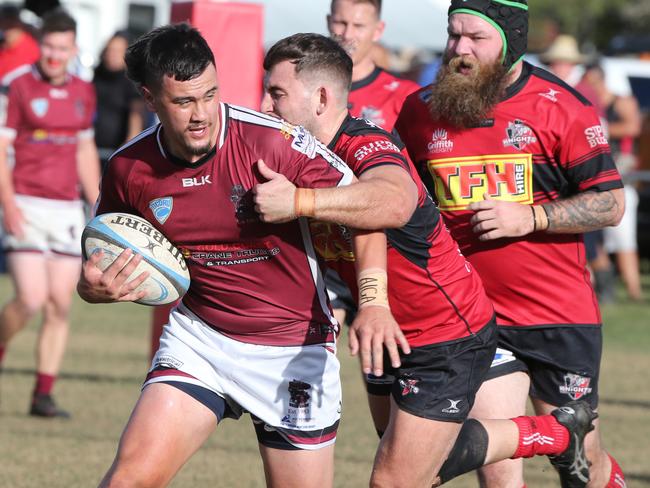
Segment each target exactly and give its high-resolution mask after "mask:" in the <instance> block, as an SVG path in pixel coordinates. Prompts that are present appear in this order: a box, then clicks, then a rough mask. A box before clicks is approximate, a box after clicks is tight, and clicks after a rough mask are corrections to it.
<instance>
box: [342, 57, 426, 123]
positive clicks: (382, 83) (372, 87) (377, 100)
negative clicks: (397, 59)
mask: <svg viewBox="0 0 650 488" xmlns="http://www.w3.org/2000/svg"><path fill="white" fill-rule="evenodd" d="M418 88H419V85H418V84H417V83H414V82H412V81H409V80H403V79H401V78H398V77H397V76H394V75H391V74H390V73H388V72H387V71H384V70H383V69H381V68H375V70H374V71H373V72H372V73H370V74H369V75H368V76H366V77H365V78H364V79H362V80H359V81H355V82H353V83H352V87H351V89H350V94H349V95H348V108H349V109H350V113H351V114H352V116H353V117H359V118H362V119H367V120H369V121H370V122H372V123H374V124H376V125H378V126H379V127H381V128H383V129H386V130H387V131H389V132H390V131H391V130H393V126H394V125H395V120H396V119H397V115H398V114H399V111H400V109H401V108H402V104H403V103H404V99H405V98H406V97H407V96H408V95H409V94H410V93H413V92H414V91H416V90H417V89H418Z"/></svg>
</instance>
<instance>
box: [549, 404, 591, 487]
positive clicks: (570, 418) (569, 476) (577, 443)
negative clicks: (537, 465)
mask: <svg viewBox="0 0 650 488" xmlns="http://www.w3.org/2000/svg"><path fill="white" fill-rule="evenodd" d="M551 415H553V417H555V419H556V420H557V421H558V423H559V424H561V425H563V426H564V427H566V428H567V430H568V431H569V447H567V448H566V450H565V451H564V452H563V453H562V454H559V455H557V456H549V459H550V460H551V464H552V465H553V466H554V467H555V469H556V470H557V471H558V473H559V474H560V483H561V486H562V488H583V487H584V486H586V485H587V483H588V482H589V466H590V465H591V463H590V462H589V461H588V460H587V456H586V453H585V436H586V435H587V433H588V432H591V431H592V430H594V424H593V421H594V420H595V419H596V418H597V417H598V414H597V413H596V412H594V411H593V410H592V409H591V407H590V406H589V404H588V403H587V402H585V401H583V400H575V401H572V402H569V403H566V404H565V405H563V406H561V407H560V408H557V409H555V410H553V411H552V412H551Z"/></svg>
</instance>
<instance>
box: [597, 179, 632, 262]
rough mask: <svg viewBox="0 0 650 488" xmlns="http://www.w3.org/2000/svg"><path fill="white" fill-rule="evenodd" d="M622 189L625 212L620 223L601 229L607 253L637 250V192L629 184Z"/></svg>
mask: <svg viewBox="0 0 650 488" xmlns="http://www.w3.org/2000/svg"><path fill="white" fill-rule="evenodd" d="M623 190H624V191H625V213H624V214H623V218H622V219H621V222H620V224H618V225H617V226H616V227H605V228H604V229H603V238H604V246H605V250H606V251H607V252H608V253H616V252H621V251H636V250H637V237H636V221H637V209H638V207H639V194H638V193H637V191H636V190H635V189H634V187H633V186H630V185H629V184H627V185H625V187H624V188H623Z"/></svg>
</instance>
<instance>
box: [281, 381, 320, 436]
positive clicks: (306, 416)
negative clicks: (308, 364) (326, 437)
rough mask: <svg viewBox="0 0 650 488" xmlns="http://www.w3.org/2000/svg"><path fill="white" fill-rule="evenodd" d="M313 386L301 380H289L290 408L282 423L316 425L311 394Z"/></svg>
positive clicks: (296, 425)
mask: <svg viewBox="0 0 650 488" xmlns="http://www.w3.org/2000/svg"><path fill="white" fill-rule="evenodd" d="M311 388H312V386H311V385H310V384H309V383H305V382H304V381H300V380H296V379H294V380H291V381H290V382H289V408H288V409H287V413H286V415H285V416H284V417H282V423H283V424H285V425H288V426H290V427H298V426H300V427H301V428H303V429H304V428H311V427H313V426H314V418H313V417H312V415H311V395H310V394H309V390H311Z"/></svg>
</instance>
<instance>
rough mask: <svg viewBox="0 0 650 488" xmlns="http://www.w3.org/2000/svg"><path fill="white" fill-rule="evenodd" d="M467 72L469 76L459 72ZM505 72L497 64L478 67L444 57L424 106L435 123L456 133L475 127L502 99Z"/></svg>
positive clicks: (469, 62)
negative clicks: (440, 123)
mask: <svg viewBox="0 0 650 488" xmlns="http://www.w3.org/2000/svg"><path fill="white" fill-rule="evenodd" d="M460 68H470V69H471V72H470V73H469V74H462V73H460V72H459V69H460ZM507 74H508V73H507V70H506V68H505V67H504V66H503V65H502V64H501V63H500V62H499V61H495V62H494V63H493V64H489V65H481V64H479V63H478V61H476V60H473V59H468V58H463V57H460V56H457V57H454V58H451V59H449V58H448V57H447V56H446V55H445V58H444V60H443V63H442V66H441V67H440V70H439V71H438V76H437V77H436V81H435V83H434V84H433V85H432V87H431V98H430V100H429V103H428V107H429V112H430V113H431V117H432V118H433V120H434V121H436V122H447V123H449V124H450V125H452V126H453V127H456V128H458V129H468V128H471V127H478V126H479V124H480V123H481V121H482V120H484V119H485V118H486V117H487V115H488V114H489V113H490V111H491V110H492V108H493V107H494V106H495V105H496V104H497V103H499V101H501V100H502V99H503V95H504V93H505V89H506V80H507Z"/></svg>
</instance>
